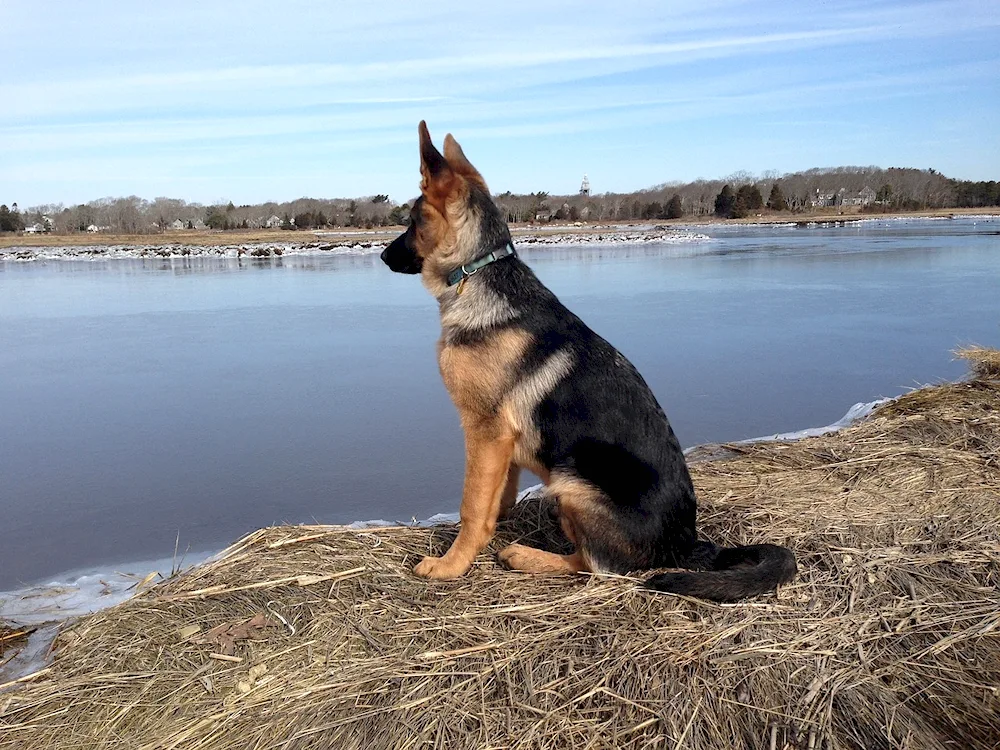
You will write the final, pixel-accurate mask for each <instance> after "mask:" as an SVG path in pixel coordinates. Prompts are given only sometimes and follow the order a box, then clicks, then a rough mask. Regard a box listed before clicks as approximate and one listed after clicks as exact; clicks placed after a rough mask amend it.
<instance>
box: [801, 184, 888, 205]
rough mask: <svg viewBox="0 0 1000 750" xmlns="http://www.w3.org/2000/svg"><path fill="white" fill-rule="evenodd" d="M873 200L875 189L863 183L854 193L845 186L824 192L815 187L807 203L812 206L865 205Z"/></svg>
mask: <svg viewBox="0 0 1000 750" xmlns="http://www.w3.org/2000/svg"><path fill="white" fill-rule="evenodd" d="M874 202H875V191H874V190H872V189H871V188H870V187H869V186H868V185H865V186H864V187H863V188H862V189H861V190H859V191H858V192H856V193H849V192H847V188H841V189H840V190H838V191H837V192H835V193H830V192H824V191H822V190H820V189H819V188H816V192H815V193H813V194H812V196H810V199H809V205H810V206H812V207H813V208H817V207H824V206H867V205H869V204H871V203H874Z"/></svg>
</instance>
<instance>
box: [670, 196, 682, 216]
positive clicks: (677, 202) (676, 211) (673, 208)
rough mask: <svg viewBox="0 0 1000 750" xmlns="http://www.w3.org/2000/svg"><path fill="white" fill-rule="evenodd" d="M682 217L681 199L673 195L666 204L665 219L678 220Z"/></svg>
mask: <svg viewBox="0 0 1000 750" xmlns="http://www.w3.org/2000/svg"><path fill="white" fill-rule="evenodd" d="M683 215H684V206H682V205H681V197H680V196H679V195H678V194H677V193H674V197H673V198H671V199H670V201H669V202H668V203H667V218H668V219H679V218H681V217H682V216H683Z"/></svg>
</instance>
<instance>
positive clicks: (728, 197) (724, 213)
mask: <svg viewBox="0 0 1000 750" xmlns="http://www.w3.org/2000/svg"><path fill="white" fill-rule="evenodd" d="M735 207H736V195H735V194H734V193H733V189H732V188H731V187H729V185H728V184H727V185H723V186H722V190H721V192H720V193H719V194H718V195H717V196H715V215H716V216H718V217H719V218H721V219H731V218H732V217H733V209H734V208H735Z"/></svg>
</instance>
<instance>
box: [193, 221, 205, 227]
mask: <svg viewBox="0 0 1000 750" xmlns="http://www.w3.org/2000/svg"><path fill="white" fill-rule="evenodd" d="M193 225H194V228H195V229H207V227H206V226H205V222H203V221H202V220H201V219H195V220H194V222H193Z"/></svg>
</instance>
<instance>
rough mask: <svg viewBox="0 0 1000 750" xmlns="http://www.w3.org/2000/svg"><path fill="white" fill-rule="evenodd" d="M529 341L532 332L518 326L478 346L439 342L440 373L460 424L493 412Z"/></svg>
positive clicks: (509, 428) (511, 381)
mask: <svg viewBox="0 0 1000 750" xmlns="http://www.w3.org/2000/svg"><path fill="white" fill-rule="evenodd" d="M531 342H532V339H531V335H530V334H528V332H527V331H524V330H522V329H519V328H512V329H508V330H505V331H501V332H499V333H497V334H496V335H494V336H491V337H490V338H489V339H487V341H485V342H484V343H483V344H480V345H478V346H449V345H447V344H445V343H444V342H443V341H442V342H441V344H440V349H439V351H438V365H439V367H440V369H441V377H442V379H443V380H444V385H445V388H447V389H448V393H449V395H450V396H451V399H452V401H454V402H455V406H457V407H458V411H459V415H460V416H461V418H462V424H463V425H464V424H466V423H472V422H475V421H478V420H481V419H483V418H486V417H489V416H491V415H494V414H495V412H496V409H497V406H498V405H499V403H500V400H501V399H502V398H503V395H504V394H505V393H506V392H507V391H508V390H509V389H510V387H511V385H512V384H513V380H514V376H515V373H516V372H517V366H518V364H519V363H520V362H521V360H522V359H523V358H524V354H525V352H526V351H527V350H528V347H530V346H531ZM511 427H512V426H511V425H508V431H509V432H510V433H511V434H515V433H514V429H511Z"/></svg>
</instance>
